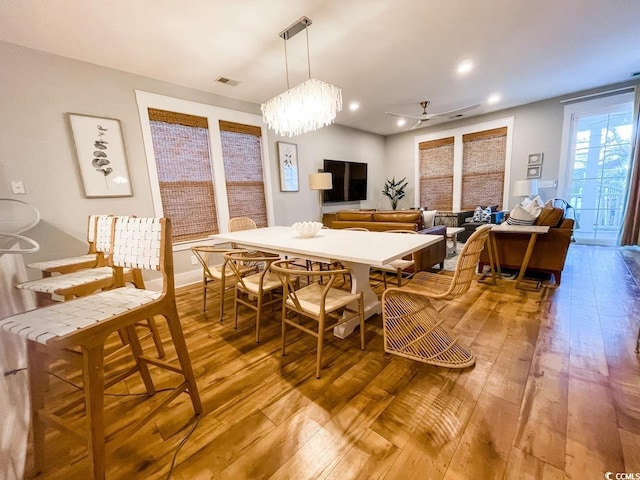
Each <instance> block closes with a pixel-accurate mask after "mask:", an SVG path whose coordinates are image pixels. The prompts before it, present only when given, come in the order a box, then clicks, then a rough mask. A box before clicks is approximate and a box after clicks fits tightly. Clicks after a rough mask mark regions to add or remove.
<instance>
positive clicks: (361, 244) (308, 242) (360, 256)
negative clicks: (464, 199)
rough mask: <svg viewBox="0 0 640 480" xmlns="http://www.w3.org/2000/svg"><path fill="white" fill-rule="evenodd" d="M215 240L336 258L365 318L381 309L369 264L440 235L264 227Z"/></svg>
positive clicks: (342, 332) (343, 328)
mask: <svg viewBox="0 0 640 480" xmlns="http://www.w3.org/2000/svg"><path fill="white" fill-rule="evenodd" d="M212 238H214V239H216V240H225V241H228V242H233V243H235V244H237V245H240V246H247V247H251V248H255V249H258V250H261V251H264V252H270V253H275V254H278V255H281V256H295V257H300V258H303V259H306V260H312V261H317V262H323V263H331V262H333V261H340V262H341V263H342V264H343V265H344V266H345V267H347V268H349V269H350V270H351V272H352V275H351V278H352V282H351V289H352V290H351V291H352V292H354V293H355V292H363V295H364V304H365V318H369V317H370V316H372V315H374V314H376V313H380V312H381V304H380V300H379V299H378V296H377V295H376V294H375V292H374V291H373V290H372V289H371V285H370V283H369V270H370V267H382V266H383V265H386V264H388V263H389V262H391V261H392V260H396V259H398V258H402V257H404V256H405V255H408V254H410V253H412V252H415V251H416V250H420V249H422V248H424V247H427V246H429V245H433V244H434V243H437V242H439V241H443V237H442V235H422V234H420V235H401V234H396V233H387V232H361V231H354V230H334V229H328V228H323V229H322V230H320V231H319V232H318V233H317V234H316V235H315V236H313V237H311V238H303V237H300V236H299V235H298V233H297V232H296V231H295V230H294V229H293V228H292V227H264V228H258V229H254V230H242V231H239V232H228V233H219V234H216V235H212ZM357 325H358V319H357V318H356V319H354V320H353V321H352V322H345V323H343V324H342V325H339V326H337V327H336V328H335V329H334V331H333V333H334V335H335V336H337V337H340V338H345V337H347V336H348V335H349V334H351V332H353V330H355V328H356V326H357Z"/></svg>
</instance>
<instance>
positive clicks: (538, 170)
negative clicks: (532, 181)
mask: <svg viewBox="0 0 640 480" xmlns="http://www.w3.org/2000/svg"><path fill="white" fill-rule="evenodd" d="M541 174H542V165H534V166H529V167H527V178H540V175H541Z"/></svg>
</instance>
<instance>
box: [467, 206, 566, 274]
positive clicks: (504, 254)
mask: <svg viewBox="0 0 640 480" xmlns="http://www.w3.org/2000/svg"><path fill="white" fill-rule="evenodd" d="M573 224H574V220H573V219H572V218H566V217H565V211H564V209H562V208H558V207H553V206H551V205H550V204H547V205H545V206H544V208H543V209H542V212H541V213H540V216H539V217H538V218H537V220H536V223H535V225H548V226H549V227H550V228H549V232H548V233H546V234H543V235H538V239H537V240H536V244H535V246H534V248H533V253H532V254H531V259H530V260H529V265H528V266H527V272H541V273H548V274H552V275H553V276H554V277H555V283H556V285H560V278H561V276H562V270H563V269H564V262H565V260H566V258H567V250H568V249H569V244H570V243H571V234H572V231H573ZM494 238H495V241H496V245H497V248H498V258H499V259H500V266H501V268H508V269H514V270H517V269H518V268H519V267H520V265H521V264H522V259H523V258H524V254H525V251H526V249H527V244H528V243H529V238H530V237H529V235H523V234H519V233H499V234H497V235H495V237H494ZM485 265H489V253H488V251H487V249H486V248H485V249H483V250H482V253H481V254H480V262H479V267H480V269H482V268H483V267H484V266H485ZM481 271H482V270H481Z"/></svg>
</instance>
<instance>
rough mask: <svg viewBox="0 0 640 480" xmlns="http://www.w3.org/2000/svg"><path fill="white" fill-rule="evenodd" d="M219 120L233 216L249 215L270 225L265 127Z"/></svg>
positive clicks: (231, 216) (230, 213)
mask: <svg viewBox="0 0 640 480" xmlns="http://www.w3.org/2000/svg"><path fill="white" fill-rule="evenodd" d="M219 123H220V140H221V143H222V160H223V162H224V171H225V181H226V187H227V201H228V204H229V217H230V218H234V217H249V218H251V219H253V221H254V222H256V225H257V226H258V227H266V226H267V203H266V199H265V194H264V175H263V169H262V139H261V134H262V132H261V128H260V127H256V126H253V125H244V124H240V123H234V122H228V121H222V120H221V121H220V122H219Z"/></svg>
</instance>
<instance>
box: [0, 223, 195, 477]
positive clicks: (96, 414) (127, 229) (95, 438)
mask: <svg viewBox="0 0 640 480" xmlns="http://www.w3.org/2000/svg"><path fill="white" fill-rule="evenodd" d="M113 235H114V244H113V254H112V255H113V265H114V268H115V269H116V277H117V278H118V281H119V285H122V284H123V283H122V282H123V277H124V275H123V269H125V268H139V269H146V270H154V271H159V272H161V273H162V280H163V286H162V291H161V292H156V291H150V290H143V289H137V288H129V287H120V288H116V289H113V290H109V291H104V292H100V293H97V294H95V295H89V296H86V297H81V298H77V299H74V300H71V301H69V302H63V303H58V304H56V305H53V306H51V307H47V308H41V309H37V310H32V311H29V312H26V313H22V314H19V315H14V316H12V317H8V318H5V319H3V320H0V329H2V330H4V331H5V332H9V333H10V334H13V335H17V336H19V337H21V338H24V339H26V341H27V351H28V369H29V385H30V391H31V416H32V428H33V452H34V457H35V468H36V471H38V472H39V471H43V470H44V468H45V466H46V462H45V458H44V454H45V448H44V442H45V419H46V420H47V422H48V423H50V424H53V425H55V426H59V427H60V428H61V429H62V430H63V431H67V432H69V431H70V432H75V430H76V428H77V427H78V422H77V420H76V418H75V415H72V418H67V417H68V415H65V413H70V412H72V410H77V408H76V406H77V405H79V404H82V403H83V402H82V400H83V399H82V398H80V399H79V401H78V399H75V400H70V401H69V403H68V405H64V406H61V405H59V404H56V405H55V411H47V410H45V393H46V390H47V383H48V377H47V370H48V368H47V367H48V363H49V359H50V357H52V358H59V359H61V360H64V361H66V362H69V363H71V364H72V365H74V366H76V367H78V368H79V369H80V370H81V371H82V375H83V390H82V391H83V398H84V404H85V410H86V425H87V431H86V432H85V433H82V432H78V435H79V436H80V438H86V439H87V443H88V448H89V455H88V457H89V463H90V474H91V477H92V478H95V479H103V478H104V477H105V426H106V425H107V423H106V422H105V412H104V390H105V389H106V388H109V387H111V386H113V385H115V384H116V383H119V382H121V381H122V380H124V379H125V378H128V377H129V376H131V375H132V374H134V373H137V372H139V373H140V374H141V377H142V380H143V382H144V386H145V388H146V392H147V394H148V395H149V396H151V395H154V394H155V393H156V390H155V386H154V384H153V380H152V378H151V373H150V371H149V366H150V365H153V366H155V367H158V368H162V369H164V370H166V371H167V373H166V374H164V375H165V376H166V375H177V376H178V377H179V378H181V381H179V382H177V383H178V386H176V387H175V388H174V389H173V391H172V392H171V393H169V394H167V395H166V397H165V398H163V399H162V401H159V402H151V403H152V405H150V406H149V409H148V411H147V410H145V411H144V412H140V413H141V414H142V415H141V417H142V418H140V419H139V421H138V422H136V423H135V425H133V426H131V429H130V431H129V430H127V432H118V435H119V436H120V435H122V436H124V435H125V434H126V433H129V434H131V433H132V432H135V431H137V430H139V429H140V427H141V426H142V424H144V423H146V422H147V421H148V420H149V419H150V418H151V417H152V416H153V415H154V414H156V413H158V412H159V411H160V410H161V409H163V408H165V407H166V406H167V405H168V404H169V403H170V402H172V401H173V400H174V399H175V398H176V397H178V396H179V394H180V393H183V392H185V393H188V395H189V397H190V399H191V403H192V406H193V409H194V411H195V413H196V415H199V414H200V413H202V403H201V401H200V396H199V393H198V388H197V385H196V382H195V378H194V375H193V369H192V367H191V363H190V360H189V354H188V351H187V346H186V343H185V339H184V336H183V333H182V326H181V324H180V318H179V317H178V311H177V307H176V303H175V289H174V278H173V275H174V273H173V257H172V244H171V226H170V222H169V220H168V219H164V218H132V217H126V218H121V219H118V220H116V222H114V225H113ZM156 315H160V316H162V317H164V318H165V319H166V322H167V326H168V330H169V332H170V334H171V339H172V343H173V346H174V348H175V355H176V357H177V363H176V362H172V363H169V362H167V361H163V360H159V359H156V358H153V357H151V356H148V355H146V354H145V353H144V351H143V347H142V345H141V343H140V341H139V339H138V336H137V333H136V329H135V325H136V323H137V322H139V321H140V320H144V319H147V318H153V317H154V316H156ZM123 332H124V334H125V335H126V336H127V337H128V341H127V343H128V345H129V347H130V349H131V352H132V354H133V357H134V361H133V362H132V365H131V366H130V367H129V368H128V369H127V370H126V371H124V372H115V373H114V374H112V375H111V376H110V378H109V379H105V371H104V352H105V344H106V343H107V341H108V339H109V338H110V337H111V336H112V335H116V334H120V335H123ZM163 378H164V377H163ZM165 380H166V379H165ZM116 424H117V422H116ZM51 438H54V437H51ZM111 442H114V443H115V442H116V439H112V440H111ZM113 450H115V448H114V449H113Z"/></svg>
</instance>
